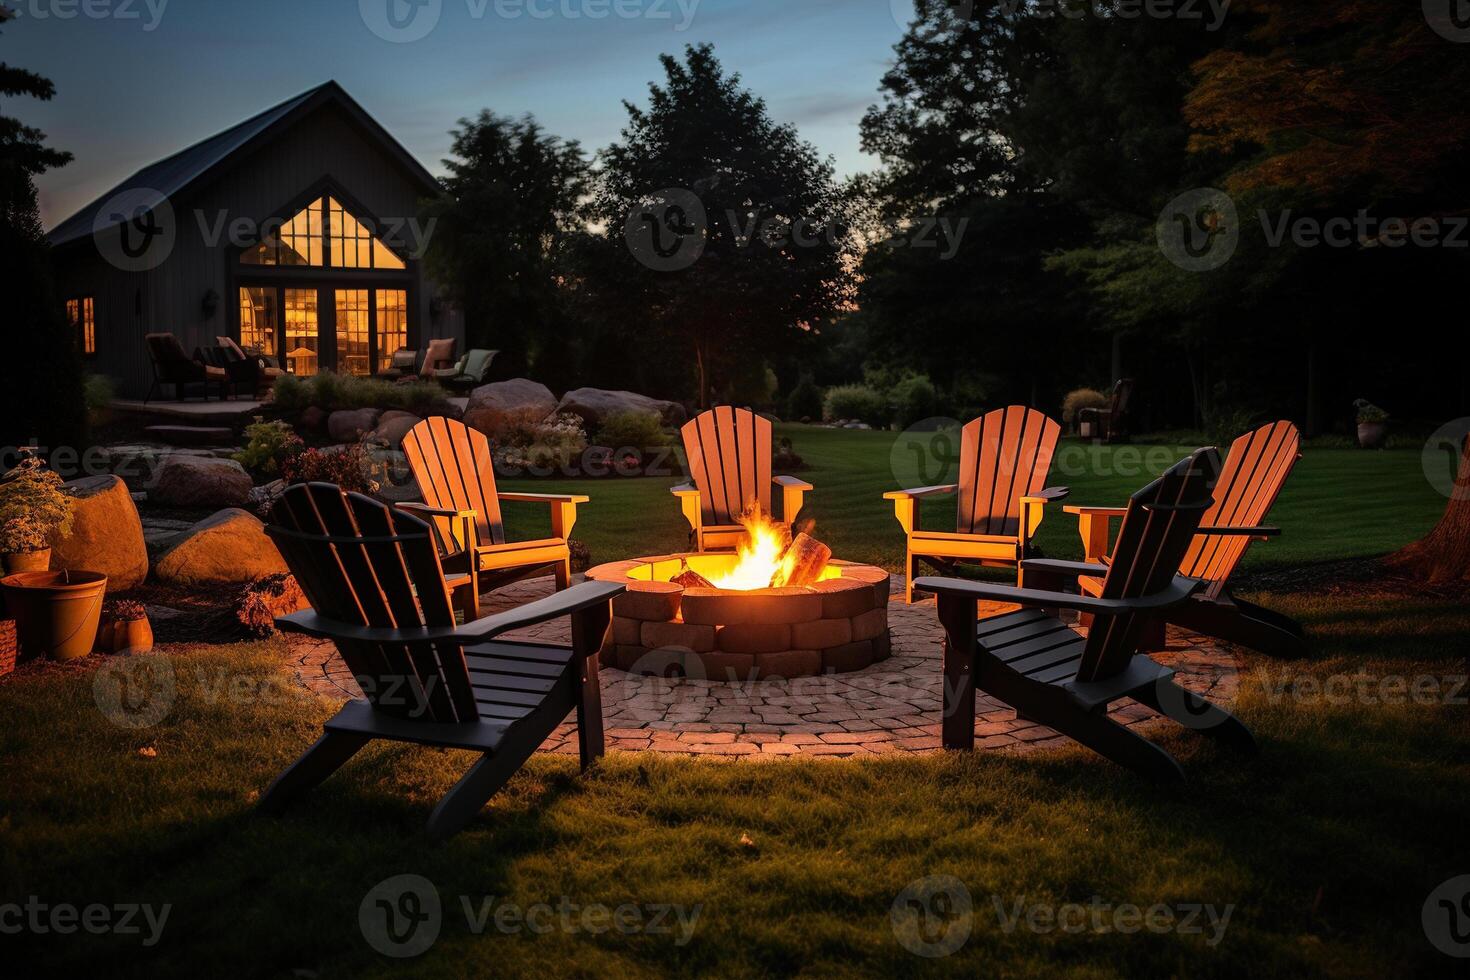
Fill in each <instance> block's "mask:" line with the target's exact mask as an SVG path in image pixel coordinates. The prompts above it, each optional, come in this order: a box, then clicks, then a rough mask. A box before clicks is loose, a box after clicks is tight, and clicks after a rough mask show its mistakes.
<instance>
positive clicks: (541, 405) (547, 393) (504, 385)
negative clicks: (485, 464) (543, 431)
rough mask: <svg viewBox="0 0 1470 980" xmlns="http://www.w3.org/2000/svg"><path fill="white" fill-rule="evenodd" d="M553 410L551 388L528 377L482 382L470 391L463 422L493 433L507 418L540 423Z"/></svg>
mask: <svg viewBox="0 0 1470 980" xmlns="http://www.w3.org/2000/svg"><path fill="white" fill-rule="evenodd" d="M555 410H556V396H555V395H553V394H552V393H551V389H550V388H548V387H546V386H545V385H544V384H541V383H540V382H537V381H532V380H530V379H529V378H512V379H510V380H509V381H496V382H494V383H492V384H488V385H481V386H480V387H478V388H476V389H475V390H474V391H472V392H470V400H469V404H468V405H466V406H465V410H464V423H465V425H468V426H469V427H470V428H472V429H479V430H480V431H481V432H485V433H489V434H492V435H493V434H495V433H497V432H499V431H500V430H501V429H502V428H503V427H504V424H505V420H506V419H507V418H509V417H512V416H515V417H518V418H525V419H527V420H529V421H537V422H539V421H540V420H541V419H544V418H546V416H548V415H550V414H551V413H552V412H554V411H555Z"/></svg>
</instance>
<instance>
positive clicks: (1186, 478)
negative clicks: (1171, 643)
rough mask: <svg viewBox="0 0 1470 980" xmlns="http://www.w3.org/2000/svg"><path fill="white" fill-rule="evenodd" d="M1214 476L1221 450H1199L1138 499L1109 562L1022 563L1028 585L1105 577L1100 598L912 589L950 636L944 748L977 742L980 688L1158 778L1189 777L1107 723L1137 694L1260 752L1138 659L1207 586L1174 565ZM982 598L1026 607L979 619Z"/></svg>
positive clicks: (1150, 746)
mask: <svg viewBox="0 0 1470 980" xmlns="http://www.w3.org/2000/svg"><path fill="white" fill-rule="evenodd" d="M1219 473H1220V455H1219V453H1218V452H1216V451H1215V450H1214V449H1201V450H1198V451H1196V452H1195V453H1193V454H1192V455H1190V456H1189V457H1188V458H1186V459H1183V460H1181V461H1180V462H1178V463H1176V464H1175V465H1174V466H1173V467H1172V468H1170V469H1169V471H1168V472H1166V473H1165V474H1164V475H1163V476H1162V477H1160V478H1159V479H1158V480H1155V481H1154V482H1153V483H1151V484H1149V485H1148V486H1146V487H1144V488H1143V489H1142V490H1139V491H1138V492H1137V493H1135V494H1134V495H1133V496H1132V498H1131V499H1130V500H1129V502H1128V508H1127V514H1126V515H1125V516H1124V518H1123V524H1122V527H1121V528H1120V529H1119V531H1118V543H1117V546H1116V547H1115V548H1114V550H1113V555H1112V561H1111V563H1110V564H1108V565H1106V566H1103V565H1095V564H1088V563H1086V562H1066V561H1048V560H1044V559H1032V560H1028V561H1023V562H1022V563H1021V567H1022V569H1023V571H1024V572H1025V573H1026V581H1027V582H1028V583H1035V582H1038V581H1041V582H1042V583H1044V584H1052V583H1058V584H1059V583H1060V582H1061V581H1063V580H1064V579H1065V578H1066V577H1068V576H1071V577H1078V576H1088V575H1091V576H1103V587H1102V590H1101V594H1099V595H1096V596H1091V595H1079V594H1074V593H1070V592H1063V591H1060V590H1059V589H1058V590H1056V591H1052V590H1050V589H1038V588H1013V587H1010V586H1003V585H990V584H987V583H983V582H970V581H962V580H958V579H946V578H924V579H920V580H919V581H917V582H915V583H914V584H915V587H917V588H920V589H923V590H924V591H926V592H933V593H935V594H937V595H938V597H939V619H940V623H941V625H943V627H944V632H945V644H944V720H943V725H942V735H943V742H944V746H945V747H946V748H951V749H969V748H973V747H974V743H975V689H976V688H979V689H980V690H982V691H985V692H986V693H987V694H990V695H992V696H993V697H996V698H998V699H999V700H1001V701H1003V702H1005V703H1006V704H1009V705H1011V706H1012V707H1014V708H1015V709H1016V712H1017V713H1018V714H1019V715H1021V716H1023V717H1025V718H1029V719H1031V720H1033V721H1035V722H1037V723H1038V724H1042V725H1046V726H1048V727H1049V728H1053V729H1055V730H1056V731H1058V732H1060V733H1061V734H1063V735H1066V736H1068V737H1070V738H1072V739H1075V740H1076V741H1078V742H1080V743H1082V744H1083V745H1085V746H1087V747H1088V748H1090V749H1092V750H1093V751H1095V752H1098V753H1099V754H1101V755H1103V756H1106V757H1107V758H1109V759H1111V760H1113V761H1114V762H1117V763H1118V764H1120V765H1123V766H1126V767H1127V768H1129V769H1132V770H1134V771H1136V772H1140V773H1143V774H1144V775H1147V776H1150V777H1153V778H1156V779H1182V778H1183V777H1184V771H1183V770H1182V769H1180V768H1179V764H1178V763H1177V762H1175V761H1174V759H1173V757H1172V756H1170V755H1169V754H1168V753H1167V752H1165V751H1164V750H1163V749H1161V748H1159V747H1158V746H1157V745H1155V744H1154V743H1152V742H1150V741H1148V740H1147V739H1145V738H1144V737H1143V736H1141V735H1139V734H1137V733H1136V732H1134V731H1132V730H1130V729H1129V728H1128V727H1126V726H1124V725H1120V724H1118V723H1117V722H1115V721H1113V720H1112V719H1111V718H1109V717H1108V705H1109V704H1111V703H1112V702H1114V701H1117V700H1118V699H1120V698H1125V697H1127V698H1132V699H1133V700H1135V701H1138V702H1141V703H1143V704H1146V705H1148V706H1149V707H1151V708H1153V709H1154V710H1155V711H1158V712H1160V713H1161V714H1164V715H1166V716H1168V717H1170V718H1173V719H1174V720H1176V721H1179V722H1181V723H1182V724H1184V725H1186V726H1188V727H1190V728H1193V729H1195V730H1197V731H1200V732H1201V733H1203V734H1207V735H1211V736H1214V737H1216V738H1219V739H1221V740H1222V741H1224V742H1226V743H1228V744H1231V745H1233V746H1235V747H1237V748H1240V749H1242V750H1246V751H1250V752H1254V751H1255V740H1254V738H1252V736H1251V733H1250V731H1249V729H1247V728H1246V727H1245V725H1243V724H1242V723H1241V722H1240V721H1239V720H1238V719H1236V718H1235V717H1234V716H1233V715H1231V714H1230V713H1229V712H1227V711H1225V710H1224V709H1223V708H1220V707H1218V706H1216V705H1213V704H1211V703H1209V702H1208V701H1205V700H1204V699H1203V698H1200V697H1198V696H1197V695H1195V694H1192V693H1191V692H1189V691H1187V690H1185V689H1184V688H1182V687H1180V686H1179V685H1177V684H1175V683H1174V680H1173V675H1174V672H1173V671H1172V670H1170V669H1169V668H1167V667H1164V666H1162V665H1160V664H1158V663H1156V662H1155V661H1154V660H1153V659H1151V658H1150V657H1148V656H1147V655H1145V654H1143V653H1140V652H1139V650H1140V642H1141V640H1142V638H1143V637H1144V635H1145V633H1146V631H1147V630H1148V628H1149V627H1150V625H1151V622H1152V619H1153V617H1155V616H1157V615H1158V614H1159V613H1160V612H1162V611H1165V610H1168V609H1171V608H1173V607H1175V606H1177V605H1178V604H1179V603H1182V602H1185V601H1186V600H1188V599H1189V597H1190V596H1191V595H1193V594H1194V593H1195V591H1196V590H1197V589H1199V588H1200V586H1201V583H1200V582H1199V581H1198V580H1197V579H1191V578H1186V577H1185V576H1182V575H1179V574H1178V569H1179V563H1180V561H1181V560H1182V559H1183V558H1184V554H1185V551H1186V550H1187V549H1188V548H1189V545H1190V541H1191V540H1192V539H1193V537H1194V534H1195V529H1196V528H1198V527H1199V524H1200V519H1201V518H1202V517H1203V516H1204V513H1205V511H1206V510H1207V509H1208V508H1209V507H1210V506H1211V504H1212V502H1213V501H1212V498H1211V488H1212V486H1213V484H1214V482H1215V480H1216V479H1217V478H1218V477H1219ZM981 599H990V600H994V601H999V602H1011V603H1019V604H1020V605H1021V606H1023V607H1024V608H1022V609H1021V610H1020V611H1018V612H1012V613H1005V614H1003V615H1000V616H992V617H989V618H987V619H983V620H980V621H979V622H978V624H977V622H976V617H977V612H978V606H977V603H978V602H979V600H981ZM1059 608H1060V609H1076V610H1080V611H1082V612H1084V613H1090V614H1091V615H1092V624H1091V626H1090V628H1089V629H1088V630H1087V632H1086V634H1085V635H1084V634H1083V633H1081V632H1079V631H1077V630H1074V629H1073V628H1072V627H1070V626H1068V625H1066V624H1065V623H1063V622H1062V621H1061V620H1060V619H1059V618H1057V617H1056V616H1055V615H1052V613H1051V610H1054V609H1059Z"/></svg>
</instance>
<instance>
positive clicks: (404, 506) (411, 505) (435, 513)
mask: <svg viewBox="0 0 1470 980" xmlns="http://www.w3.org/2000/svg"><path fill="white" fill-rule="evenodd" d="M393 509H394V510H406V511H409V512H410V513H412V514H414V515H415V516H417V515H419V514H424V515H426V516H428V517H450V518H454V517H468V518H470V519H471V520H473V519H474V518H475V517H476V514H475V512H474V511H473V510H455V509H454V508H453V507H430V506H429V505H428V504H421V503H417V502H413V501H410V502H408V503H398V504H394V505H393Z"/></svg>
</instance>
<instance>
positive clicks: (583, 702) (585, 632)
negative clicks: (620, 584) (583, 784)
mask: <svg viewBox="0 0 1470 980" xmlns="http://www.w3.org/2000/svg"><path fill="white" fill-rule="evenodd" d="M611 625H612V606H611V604H608V605H604V606H600V607H597V608H594V609H586V610H583V611H581V612H576V613H573V614H572V651H573V656H574V659H575V663H576V666H577V673H576V675H575V677H576V683H577V748H578V750H579V752H580V755H581V758H582V771H583V772H586V771H587V770H588V769H589V768H591V766H592V765H593V763H595V762H596V761H597V760H598V759H600V758H602V756H603V754H604V753H605V752H606V751H607V743H606V740H605V739H604V737H603V732H602V680H601V678H600V677H599V676H598V674H599V671H600V669H601V665H602V664H601V657H602V650H603V648H604V647H605V646H607V640H608V630H609V628H610V627H611Z"/></svg>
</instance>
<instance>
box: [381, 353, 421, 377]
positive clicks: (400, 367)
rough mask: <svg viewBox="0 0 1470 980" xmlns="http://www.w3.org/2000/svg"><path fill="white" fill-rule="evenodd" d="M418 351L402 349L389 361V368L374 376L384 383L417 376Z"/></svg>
mask: <svg viewBox="0 0 1470 980" xmlns="http://www.w3.org/2000/svg"><path fill="white" fill-rule="evenodd" d="M418 362H419V355H418V351H416V350H414V349H413V348H412V347H400V348H398V349H397V350H396V351H394V352H393V356H392V357H391V358H389V359H388V366H387V367H386V368H384V369H383V370H381V371H379V372H378V373H377V374H375V375H374V377H376V378H380V379H382V380H384V381H397V380H398V379H399V378H402V377H404V376H405V375H412V374H415V373H416V371H415V368H416V367H417V366H418Z"/></svg>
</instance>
